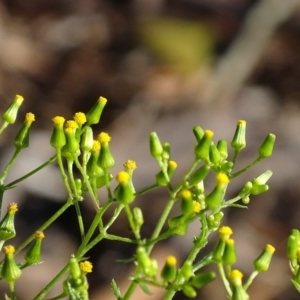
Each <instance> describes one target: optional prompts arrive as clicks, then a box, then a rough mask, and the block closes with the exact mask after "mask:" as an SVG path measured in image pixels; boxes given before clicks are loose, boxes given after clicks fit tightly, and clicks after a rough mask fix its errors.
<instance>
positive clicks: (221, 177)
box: [216, 172, 230, 184]
mask: <svg viewBox="0 0 300 300" xmlns="http://www.w3.org/2000/svg"><path fill="white" fill-rule="evenodd" d="M216 180H217V183H218V184H228V183H229V181H230V180H229V178H228V176H227V175H226V174H225V173H222V172H220V173H218V174H217V176H216Z"/></svg>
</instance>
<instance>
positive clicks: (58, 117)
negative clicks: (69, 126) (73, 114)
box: [52, 116, 66, 125]
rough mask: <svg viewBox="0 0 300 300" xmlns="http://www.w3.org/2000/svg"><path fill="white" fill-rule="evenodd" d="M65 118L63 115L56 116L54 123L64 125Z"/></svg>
mask: <svg viewBox="0 0 300 300" xmlns="http://www.w3.org/2000/svg"><path fill="white" fill-rule="evenodd" d="M65 120H66V119H65V118H64V117H61V116H56V117H54V118H53V119H52V121H53V123H54V125H62V124H64V123H65Z"/></svg>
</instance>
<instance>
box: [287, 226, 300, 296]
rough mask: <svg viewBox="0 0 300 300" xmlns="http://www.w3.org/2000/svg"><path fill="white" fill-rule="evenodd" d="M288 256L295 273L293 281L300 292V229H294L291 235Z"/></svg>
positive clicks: (288, 243)
mask: <svg viewBox="0 0 300 300" xmlns="http://www.w3.org/2000/svg"><path fill="white" fill-rule="evenodd" d="M287 256H288V258H289V261H290V269H291V271H292V274H293V279H292V282H293V284H294V286H295V288H296V289H297V290H298V291H299V292H300V232H299V230H298V229H293V230H292V231H291V233H290V235H289V238H288V242H287Z"/></svg>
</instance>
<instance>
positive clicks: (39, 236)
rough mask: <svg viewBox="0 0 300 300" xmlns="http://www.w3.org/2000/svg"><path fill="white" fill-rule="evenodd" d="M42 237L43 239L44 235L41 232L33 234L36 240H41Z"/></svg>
mask: <svg viewBox="0 0 300 300" xmlns="http://www.w3.org/2000/svg"><path fill="white" fill-rule="evenodd" d="M44 237H45V235H44V233H43V232H42V231H36V232H35V239H36V240H42V239H43V238H44Z"/></svg>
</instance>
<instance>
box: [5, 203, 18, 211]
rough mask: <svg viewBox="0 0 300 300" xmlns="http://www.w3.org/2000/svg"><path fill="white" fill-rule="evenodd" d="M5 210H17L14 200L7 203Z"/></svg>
mask: <svg viewBox="0 0 300 300" xmlns="http://www.w3.org/2000/svg"><path fill="white" fill-rule="evenodd" d="M7 211H8V212H13V213H15V212H16V211H18V204H17V203H15V202H12V203H9V205H8V207H7Z"/></svg>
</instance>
